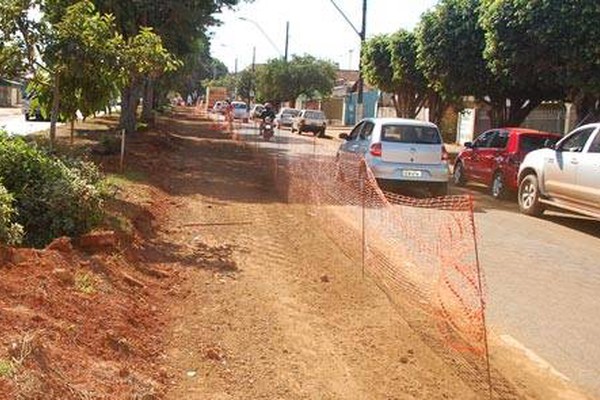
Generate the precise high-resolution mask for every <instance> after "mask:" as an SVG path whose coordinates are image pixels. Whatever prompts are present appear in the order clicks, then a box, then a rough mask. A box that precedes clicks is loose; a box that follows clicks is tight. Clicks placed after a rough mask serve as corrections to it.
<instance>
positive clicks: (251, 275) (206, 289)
mask: <svg viewBox="0 0 600 400" xmlns="http://www.w3.org/2000/svg"><path fill="white" fill-rule="evenodd" d="M103 123H106V124H108V125H109V126H112V125H113V124H114V121H111V120H106V121H103ZM93 142H94V140H93V134H87V135H85V136H84V137H80V138H79V139H78V140H77V142H76V145H80V146H84V147H85V146H87V145H89V144H90V143H92V144H93ZM97 160H98V161H99V162H100V163H101V164H102V165H103V168H104V169H105V171H106V172H108V173H114V172H115V171H116V169H117V165H118V160H117V157H116V156H102V157H97ZM126 165H127V170H126V173H125V174H122V175H117V178H115V180H116V184H117V188H118V189H117V190H116V195H115V199H113V200H111V201H110V202H109V209H110V215H111V217H110V218H109V222H107V224H106V226H105V227H103V230H102V231H101V232H99V233H97V234H95V235H92V236H91V237H85V238H79V239H76V240H73V241H71V240H70V239H68V238H65V239H60V240H58V241H56V242H55V243H53V244H52V245H50V246H49V247H48V248H47V249H45V250H31V249H0V276H1V277H2V279H1V280H0V399H173V400H181V399H186V400H187V399H479V398H487V397H486V393H485V392H482V391H480V390H479V389H478V388H477V387H476V385H472V384H471V382H468V381H465V380H464V379H463V377H461V376H460V375H459V374H458V373H457V372H456V370H454V369H453V367H452V365H449V364H448V363H447V362H445V361H443V359H442V357H440V356H439V355H438V354H437V353H436V352H435V351H433V350H432V349H431V348H430V347H429V346H427V345H426V343H424V342H423V341H422V340H421V339H420V336H419V335H418V334H417V333H416V332H414V331H413V330H412V329H411V328H410V327H409V326H408V325H407V323H406V322H405V320H404V319H403V318H402V315H399V314H398V313H397V311H396V310H395V309H394V308H393V306H392V305H391V304H390V302H389V301H388V299H387V298H386V297H385V295H384V294H383V293H382V292H381V291H380V290H379V289H378V288H377V287H376V285H375V284H374V283H373V282H372V281H370V280H369V279H363V278H362V276H361V274H360V271H359V270H358V268H357V267H356V263H355V262H354V260H352V259H351V258H350V257H348V256H347V255H345V254H344V253H343V252H342V251H340V249H339V248H338V247H337V246H336V244H335V243H334V242H333V241H332V240H331V238H329V237H328V236H327V235H326V234H324V233H323V232H324V231H323V230H322V229H319V221H315V219H314V217H313V216H312V215H311V214H310V213H307V212H306V208H304V207H302V206H299V205H290V204H285V203H283V202H282V201H281V200H280V199H279V198H278V196H277V195H276V194H275V191H274V190H272V188H271V186H270V183H269V177H268V175H267V174H266V173H265V171H264V169H263V168H261V166H260V165H257V163H256V162H255V159H254V158H253V156H252V154H251V153H249V152H248V151H247V150H246V149H244V148H243V147H241V146H239V144H237V143H235V142H234V141H232V140H230V135H227V134H225V133H223V132H222V131H221V130H219V129H214V127H213V126H212V123H210V122H207V121H204V120H202V119H200V118H198V117H196V116H195V115H192V114H190V113H185V112H182V113H180V114H179V115H175V116H174V117H173V118H162V119H159V120H158V123H157V126H156V128H155V129H154V130H152V131H150V132H146V133H144V134H140V135H138V136H137V137H133V138H131V140H130V142H129V143H128V156H127V160H126ZM115 229H116V231H117V233H116V234H112V233H111V232H110V230H115ZM505 364H507V365H508V364H509V362H508V361H506V362H505ZM3 366H4V367H3ZM545 383H546V382H539V381H535V380H532V381H529V382H526V383H523V382H522V380H520V381H519V386H518V387H515V388H508V389H506V391H505V392H504V393H505V394H506V396H507V397H506V398H514V399H519V398H534V399H551V398H559V397H558V396H555V395H554V392H553V391H551V390H549V389H547V388H544V384H545Z"/></svg>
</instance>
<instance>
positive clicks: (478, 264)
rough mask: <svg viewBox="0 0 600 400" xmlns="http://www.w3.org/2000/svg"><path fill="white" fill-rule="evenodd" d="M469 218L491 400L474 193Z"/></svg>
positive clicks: (471, 197)
mask: <svg viewBox="0 0 600 400" xmlns="http://www.w3.org/2000/svg"><path fill="white" fill-rule="evenodd" d="M469 218H470V220H471V228H472V232H473V244H474V247H475V267H476V268H477V280H478V282H477V289H478V295H479V296H478V297H479V306H480V307H481V323H482V324H483V344H484V349H485V364H486V369H487V379H488V390H489V396H490V400H492V399H493V397H494V389H493V384H492V369H491V366H490V350H489V345H488V332H487V323H486V320H485V301H484V300H483V288H482V285H483V277H482V275H481V264H480V262H479V241H478V240H477V229H476V228H475V209H474V207H473V196H472V195H469Z"/></svg>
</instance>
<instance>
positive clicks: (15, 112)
mask: <svg viewBox="0 0 600 400" xmlns="http://www.w3.org/2000/svg"><path fill="white" fill-rule="evenodd" d="M0 128H3V129H5V130H6V131H8V133H10V134H13V135H20V136H24V135H29V134H31V133H35V132H39V131H45V130H47V129H50V122H46V121H25V117H23V114H22V113H21V109H20V108H1V109H0Z"/></svg>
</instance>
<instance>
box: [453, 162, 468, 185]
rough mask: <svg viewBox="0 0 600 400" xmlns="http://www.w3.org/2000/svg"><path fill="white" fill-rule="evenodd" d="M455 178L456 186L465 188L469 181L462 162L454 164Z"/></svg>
mask: <svg viewBox="0 0 600 400" xmlns="http://www.w3.org/2000/svg"><path fill="white" fill-rule="evenodd" d="M453 178H454V184H455V185H456V186H465V185H466V183H467V179H466V177H465V169H464V167H463V165H462V163H461V162H460V161H459V162H457V163H456V164H454V174H453Z"/></svg>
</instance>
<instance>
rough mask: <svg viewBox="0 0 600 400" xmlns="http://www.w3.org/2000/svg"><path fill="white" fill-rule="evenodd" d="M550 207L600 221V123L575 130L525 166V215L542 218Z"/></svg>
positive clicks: (530, 156) (521, 197)
mask: <svg viewBox="0 0 600 400" xmlns="http://www.w3.org/2000/svg"><path fill="white" fill-rule="evenodd" d="M548 206H551V207H557V208H561V209H564V210H568V211H574V212H577V213H580V214H584V215H588V216H590V217H593V218H597V219H600V123H595V124H588V125H584V126H581V127H579V128H577V129H575V130H574V131H572V132H571V133H569V134H568V135H566V136H565V137H564V138H563V139H561V140H560V141H559V142H558V143H557V144H556V145H555V146H552V148H547V149H541V150H536V151H533V152H531V153H529V154H527V156H526V157H525V159H524V160H523V162H522V163H521V166H520V168H519V208H520V209H521V212H523V213H525V214H529V215H540V214H542V212H543V211H544V209H545V208H546V207H548Z"/></svg>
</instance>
